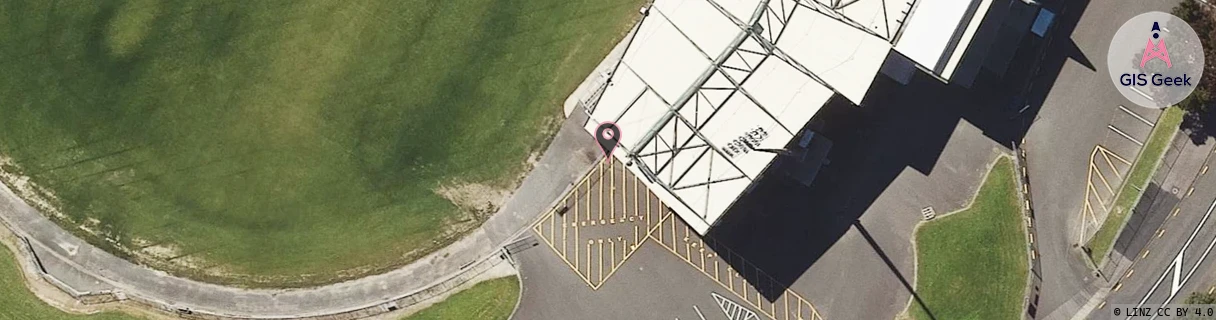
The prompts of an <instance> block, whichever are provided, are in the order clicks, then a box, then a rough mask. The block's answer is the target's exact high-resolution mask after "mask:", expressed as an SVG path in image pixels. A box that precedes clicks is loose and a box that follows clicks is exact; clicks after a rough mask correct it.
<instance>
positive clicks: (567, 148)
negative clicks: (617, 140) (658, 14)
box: [0, 113, 601, 318]
mask: <svg viewBox="0 0 1216 320" xmlns="http://www.w3.org/2000/svg"><path fill="white" fill-rule="evenodd" d="M584 120H585V116H584V117H580V116H578V114H577V113H576V115H575V116H573V117H571V118H569V119H567V120H566V122H565V123H564V124H563V125H562V127H561V129H560V131H559V132H558V133H557V135H556V137H555V138H554V140H553V142H552V143H551V144H550V145H549V148H548V150H546V151H545V154H544V156H542V157H541V159H540V162H539V163H538V164H537V166H536V168H534V169H533V170H532V172H531V173H530V174H529V175H528V177H527V178H525V179H524V181H523V183H522V184H521V185H520V187H519V189H518V190H517V191H516V193H515V195H514V196H512V198H511V199H510V200H509V201H508V202H507V203H506V204H505V205H504V206H503V208H502V209H500V210H499V212H498V213H496V214H495V215H494V216H492V217H491V218H490V219H489V221H487V222H486V223H485V224H483V225H482V226H481V227H480V228H478V229H476V230H475V231H473V232H472V233H471V234H469V235H468V236H466V237H465V238H463V239H461V240H459V241H457V242H456V243H453V244H452V245H449V246H448V247H445V248H443V249H441V250H439V251H438V252H435V253H432V254H430V255H428V256H426V257H424V258H422V259H419V260H418V261H416V262H414V263H411V264H409V265H407V266H404V267H402V268H399V269H396V270H393V271H390V272H388V273H384V274H379V275H374V276H369V277H365V278H362V279H357V280H351V281H347V282H342V283H336V284H331V285H326V286H322V287H315V288H307V289H290V290H269V289H256V290H255V289H241V288H233V287H225V286H219V285H214V284H207V283H202V282H197V281H192V280H189V279H184V278H178V277H174V276H170V275H168V274H166V273H164V272H161V271H157V270H153V269H149V268H147V267H144V266H140V265H135V264H133V263H131V262H128V261H127V260H124V259H122V258H119V257H116V256H114V255H111V254H110V253H107V252H105V251H103V250H101V249H98V248H96V247H93V246H92V245H89V244H88V243H86V242H84V241H83V240H81V239H79V238H77V237H75V236H73V235H72V234H71V233H68V232H67V231H64V230H63V229H61V228H60V227H59V226H58V225H56V224H55V223H54V222H52V221H50V220H48V219H47V218H46V217H44V216H43V215H42V214H41V213H39V212H38V211H37V210H35V209H33V208H31V207H30V206H28V205H27V204H26V203H25V202H24V201H22V200H21V199H20V198H18V197H17V196H16V195H14V194H13V192H12V191H11V190H10V189H9V188H8V187H7V186H3V185H0V222H3V225H5V226H6V227H8V228H9V229H11V230H12V231H13V232H14V233H15V234H16V235H18V236H19V237H22V238H24V239H26V240H28V241H27V243H26V244H24V245H23V246H24V247H26V248H27V249H32V253H33V254H31V251H30V250H24V251H23V252H18V255H20V256H22V257H23V259H21V260H22V262H23V263H33V264H34V265H35V267H37V268H39V269H40V270H42V271H43V272H44V273H45V274H46V275H48V276H49V277H47V280H48V281H50V282H51V283H52V284H55V285H56V286H59V287H60V288H61V289H63V290H64V291H67V292H68V293H70V294H72V295H73V296H78V297H79V296H89V295H92V294H97V293H104V292H121V293H120V294H117V295H113V294H107V295H106V296H115V297H117V298H119V299H124V298H125V299H135V300H139V301H142V302H144V303H151V304H153V305H156V306H157V307H160V308H163V309H165V310H169V311H177V310H190V311H191V312H193V313H195V314H211V315H220V316H225V317H235V318H283V317H293V318H294V317H309V316H321V315H330V314H338V313H345V312H350V311H355V310H360V309H369V308H371V309H379V308H377V307H378V306H381V305H385V303H387V302H390V301H397V300H398V299H401V298H403V297H407V296H413V295H414V294H415V293H418V292H427V290H430V289H432V288H435V287H447V286H448V283H451V282H453V281H448V280H451V279H453V278H455V277H458V276H460V275H461V274H463V273H468V272H466V271H470V270H471V269H473V270H476V269H479V267H480V266H481V265H487V264H486V263H477V262H479V261H487V260H492V259H497V258H499V256H498V252H499V249H500V248H501V247H502V246H503V245H505V244H506V242H507V241H510V240H512V239H513V236H515V235H517V234H518V233H519V232H521V231H522V230H524V229H525V228H526V227H527V226H528V225H529V223H530V222H532V221H533V220H534V219H535V218H536V216H538V215H539V214H540V213H541V212H543V211H545V210H546V209H548V208H549V206H550V205H551V204H552V203H553V201H554V200H555V199H558V197H560V196H561V195H562V194H563V193H565V192H566V190H567V189H568V188H569V187H570V186H571V185H572V184H573V183H574V182H575V181H577V180H578V179H579V178H581V177H582V176H583V174H584V173H585V172H587V171H588V170H590V169H591V167H592V166H593V165H594V164H595V162H596V160H598V158H599V157H600V155H599V153H601V152H600V151H599V150H598V149H597V147H596V146H595V144H594V143H592V142H591V140H590V139H591V137H590V136H589V135H588V134H587V133H586V131H584V130H583V128H582V123H583V121H584ZM487 268H488V267H487ZM385 306H386V308H385V309H383V310H382V311H380V312H384V311H388V308H387V305H385ZM402 307H405V306H402ZM368 311H369V310H364V311H363V312H360V314H362V315H370V314H369V313H367V312H368Z"/></svg>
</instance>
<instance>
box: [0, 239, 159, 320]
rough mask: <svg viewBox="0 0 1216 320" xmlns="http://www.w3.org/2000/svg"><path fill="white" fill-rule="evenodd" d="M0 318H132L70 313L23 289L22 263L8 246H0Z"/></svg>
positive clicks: (106, 313) (107, 319) (105, 319)
mask: <svg viewBox="0 0 1216 320" xmlns="http://www.w3.org/2000/svg"><path fill="white" fill-rule="evenodd" d="M0 251H3V252H0V288H2V289H0V319H22V320H44V319H45V320H51V319H55V320H132V319H139V318H136V317H132V316H129V315H126V314H122V313H117V312H105V313H99V314H92V315H76V314H69V313H66V312H63V311H60V310H59V309H55V307H51V306H50V305H47V304H46V303H45V302H42V300H41V299H38V297H36V296H34V294H33V293H31V292H29V290H27V289H26V285H25V279H24V278H23V277H22V275H21V266H19V265H17V260H16V259H17V258H16V257H15V255H14V254H13V252H12V251H11V250H9V249H8V247H7V246H4V245H0Z"/></svg>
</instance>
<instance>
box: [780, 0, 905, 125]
mask: <svg viewBox="0 0 1216 320" xmlns="http://www.w3.org/2000/svg"><path fill="white" fill-rule="evenodd" d="M777 48H779V49H781V50H782V51H785V53H787V54H789V55H790V56H791V57H792V58H793V59H794V60H796V61H798V62H799V63H800V64H802V66H804V67H806V68H807V69H808V70H809V71H811V72H812V73H814V74H816V75H818V76H819V77H820V78H822V79H823V80H824V81H825V82H827V83H828V85H830V86H831V87H832V88H833V89H835V90H836V91H837V92H839V93H840V94H841V95H843V96H845V98H848V99H849V101H852V102H853V103H861V99H862V98H864V97H865V95H866V92H867V91H868V90H869V89H870V83H871V82H873V81H874V76H875V75H877V74H878V68H879V67H880V66H882V62H883V60H886V58H887V52H889V51H890V50H891V44H890V43H888V42H886V40H883V39H882V38H879V37H876V36H874V35H872V34H869V33H867V32H865V31H862V30H858V29H857V28H854V27H852V26H850V25H848V24H845V23H844V22H840V21H839V20H836V19H833V18H831V17H828V16H825V15H823V14H820V13H818V12H814V11H811V10H798V11H796V12H794V15H793V17H792V18H791V20H790V23H789V24H788V25H787V26H786V27H785V34H784V35H782V37H781V41H779V42H778V43H777Z"/></svg>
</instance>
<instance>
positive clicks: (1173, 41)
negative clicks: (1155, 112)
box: [1106, 11, 1204, 108]
mask: <svg viewBox="0 0 1216 320" xmlns="http://www.w3.org/2000/svg"><path fill="white" fill-rule="evenodd" d="M1203 62H1204V61H1203V45H1201V44H1200V43H1199V36H1198V35H1196V34H1195V30H1194V29H1191V26H1190V25H1188V24H1187V23H1186V22H1185V21H1182V19H1181V18H1178V17H1176V16H1174V15H1172V14H1169V13H1165V12H1159V11H1153V12H1147V13H1143V14H1140V15H1138V16H1135V17H1133V18H1132V19H1131V20H1128V21H1127V22H1126V23H1124V24H1123V26H1122V27H1119V31H1117V32H1115V38H1114V39H1111V41H1110V50H1108V51H1107V52H1106V65H1107V70H1109V71H1110V80H1111V81H1112V82H1114V84H1115V88H1117V89H1119V93H1122V94H1123V96H1124V97H1126V98H1127V100H1131V102H1132V103H1135V104H1137V105H1140V106H1144V107H1149V108H1165V107H1169V106H1172V105H1174V104H1177V103H1178V102H1180V101H1182V99H1185V98H1186V97H1187V96H1189V95H1191V92H1192V91H1194V90H1195V86H1197V85H1198V84H1199V78H1200V77H1202V76H1203Z"/></svg>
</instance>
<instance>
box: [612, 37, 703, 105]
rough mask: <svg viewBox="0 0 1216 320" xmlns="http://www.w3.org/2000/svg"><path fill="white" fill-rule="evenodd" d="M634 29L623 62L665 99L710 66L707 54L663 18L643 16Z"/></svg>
mask: <svg viewBox="0 0 1216 320" xmlns="http://www.w3.org/2000/svg"><path fill="white" fill-rule="evenodd" d="M637 32H638V34H637V37H636V38H634V43H633V44H632V45H630V48H629V50H627V51H626V52H625V58H624V63H625V64H628V65H629V67H630V68H632V69H633V71H634V72H636V73H637V74H638V76H640V77H641V78H642V80H644V81H645V82H646V83H647V84H649V85H650V87H652V88H654V90H655V92H658V93H659V95H660V96H662V97H663V98H664V99H667V101H668V102H674V101H675V100H676V99H678V98H679V97H680V95H681V94H683V93H684V91H685V90H687V89H688V84H690V83H693V82H694V81H695V80H696V79H697V77H699V76H700V75H701V73H702V72H704V71H705V69H707V68H709V67H710V61H709V58H707V57H706V56H705V54H702V53H701V51H700V50H697V47H696V46H694V45H693V44H692V42H690V41H688V38H686V37H684V36H683V35H681V34H680V32H679V30H677V29H676V28H675V26H674V25H672V24H671V23H670V22H668V21H667V20H666V19H646V23H643V24H642V26H641V28H640V29H638V31H637Z"/></svg>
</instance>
